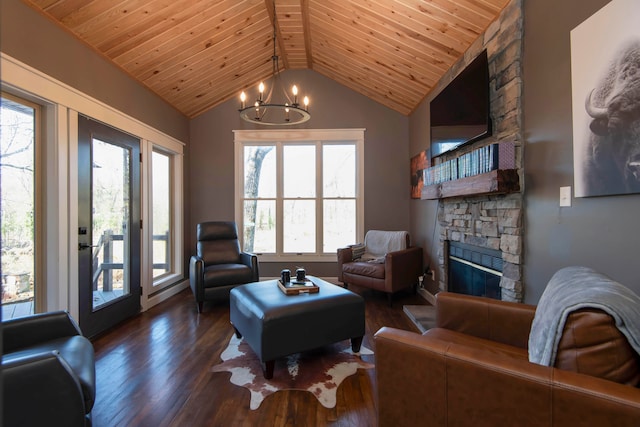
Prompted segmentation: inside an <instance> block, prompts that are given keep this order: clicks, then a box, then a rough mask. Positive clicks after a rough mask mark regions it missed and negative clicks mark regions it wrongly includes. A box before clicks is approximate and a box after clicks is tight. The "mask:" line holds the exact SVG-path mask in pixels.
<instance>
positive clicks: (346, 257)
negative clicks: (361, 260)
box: [338, 247, 353, 283]
mask: <svg viewBox="0 0 640 427" xmlns="http://www.w3.org/2000/svg"><path fill="white" fill-rule="evenodd" d="M351 261H353V251H352V250H351V248H348V247H347V248H338V280H339V281H340V282H342V283H344V280H343V276H342V265H343V264H346V263H348V262H351Z"/></svg>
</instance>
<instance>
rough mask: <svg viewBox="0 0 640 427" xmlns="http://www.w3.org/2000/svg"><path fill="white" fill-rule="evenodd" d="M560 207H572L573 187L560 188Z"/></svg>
mask: <svg viewBox="0 0 640 427" xmlns="http://www.w3.org/2000/svg"><path fill="white" fill-rule="evenodd" d="M560 206H561V207H568V206H571V187H560Z"/></svg>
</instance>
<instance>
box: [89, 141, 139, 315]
mask: <svg viewBox="0 0 640 427" xmlns="http://www.w3.org/2000/svg"><path fill="white" fill-rule="evenodd" d="M92 157H93V160H92V168H91V170H92V174H91V175H92V188H93V198H92V201H91V203H92V205H91V212H92V215H93V221H92V223H93V229H92V238H93V248H91V249H92V253H93V257H92V266H93V275H92V277H93V284H92V285H93V309H94V310H96V309H98V308H99V307H101V306H102V305H104V304H106V303H108V302H110V301H112V300H114V299H117V298H119V297H121V296H124V295H128V294H129V282H128V277H129V245H128V244H125V243H124V242H128V241H129V235H128V233H129V222H130V200H131V194H130V193H131V190H130V188H131V173H130V164H131V153H130V151H129V150H128V149H127V148H124V147H120V146H117V145H113V144H109V143H108V142H104V141H100V140H99V139H95V138H94V139H93V140H92Z"/></svg>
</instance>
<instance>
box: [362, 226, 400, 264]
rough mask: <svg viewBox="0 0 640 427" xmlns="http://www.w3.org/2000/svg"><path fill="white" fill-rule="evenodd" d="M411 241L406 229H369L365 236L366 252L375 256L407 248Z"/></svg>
mask: <svg viewBox="0 0 640 427" xmlns="http://www.w3.org/2000/svg"><path fill="white" fill-rule="evenodd" d="M410 243H411V242H410V238H409V233H408V232H406V231H381V230H369V231H367V234H366V235H365V236H364V246H365V248H366V253H367V254H369V255H372V256H374V257H379V256H384V255H386V254H388V253H389V252H396V251H400V250H403V249H407V248H408V247H409V245H410Z"/></svg>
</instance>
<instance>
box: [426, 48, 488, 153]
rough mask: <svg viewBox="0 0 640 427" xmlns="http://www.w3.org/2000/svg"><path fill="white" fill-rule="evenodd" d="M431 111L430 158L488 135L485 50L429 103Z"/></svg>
mask: <svg viewBox="0 0 640 427" xmlns="http://www.w3.org/2000/svg"><path fill="white" fill-rule="evenodd" d="M430 111H431V157H436V156H439V155H441V154H443V153H446V152H448V151H451V150H453V149H455V148H457V147H460V146H461V145H464V144H468V143H470V142H473V141H477V140H479V139H482V138H484V137H487V136H489V135H491V132H492V130H491V117H490V112H489V66H488V62H487V51H486V50H484V51H483V52H482V53H481V54H480V55H478V57H477V58H476V59H474V60H473V62H471V63H470V64H469V65H468V66H467V67H466V68H465V69H464V70H462V72H461V73H460V74H458V76H456V78H455V79H453V80H452V81H451V83H449V84H448V85H447V86H446V87H445V88H444V89H443V90H442V91H441V92H440V93H439V94H438V95H437V96H436V97H435V98H434V99H433V100H432V101H431V104H430Z"/></svg>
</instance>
